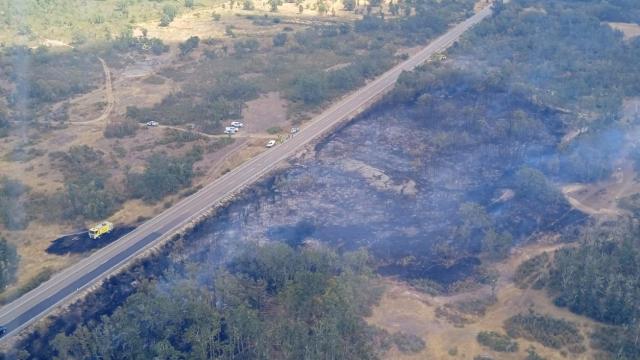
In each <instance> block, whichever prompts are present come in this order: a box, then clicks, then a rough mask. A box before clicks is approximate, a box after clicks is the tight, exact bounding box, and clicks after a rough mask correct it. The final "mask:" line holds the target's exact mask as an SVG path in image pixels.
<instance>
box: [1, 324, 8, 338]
mask: <svg viewBox="0 0 640 360" xmlns="http://www.w3.org/2000/svg"><path fill="white" fill-rule="evenodd" d="M6 333H7V328H6V327H4V326H2V325H0V337H3V336H4V334H6Z"/></svg>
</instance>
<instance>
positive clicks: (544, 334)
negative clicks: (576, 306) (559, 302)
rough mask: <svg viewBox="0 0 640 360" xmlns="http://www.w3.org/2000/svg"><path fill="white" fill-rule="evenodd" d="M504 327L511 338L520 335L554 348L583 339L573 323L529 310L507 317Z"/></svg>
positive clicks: (573, 343)
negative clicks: (526, 312)
mask: <svg viewBox="0 0 640 360" xmlns="http://www.w3.org/2000/svg"><path fill="white" fill-rule="evenodd" d="M504 328H505V330H506V331H507V334H508V335H509V336H511V337H512V338H520V337H522V338H525V339H527V340H530V341H537V342H539V343H541V344H542V345H544V346H547V347H550V348H554V349H560V348H562V347H563V346H567V345H575V344H580V343H582V341H583V340H584V338H583V336H582V334H580V331H578V328H577V327H576V325H575V324H574V323H572V322H570V321H566V320H563V319H556V318H553V317H551V316H549V315H542V314H538V313H535V312H533V311H531V310H530V311H529V313H528V314H519V315H515V316H513V317H511V318H509V319H507V320H506V321H505V324H504Z"/></svg>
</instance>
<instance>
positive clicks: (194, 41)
mask: <svg viewBox="0 0 640 360" xmlns="http://www.w3.org/2000/svg"><path fill="white" fill-rule="evenodd" d="M199 44H200V38H199V37H197V36H191V37H190V38H188V39H187V40H186V41H185V42H183V43H181V44H180V45H178V47H179V48H180V55H182V56H185V55H187V54H189V53H190V52H192V51H193V50H194V49H195V48H197V47H198V45H199Z"/></svg>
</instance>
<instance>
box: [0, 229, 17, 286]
mask: <svg viewBox="0 0 640 360" xmlns="http://www.w3.org/2000/svg"><path fill="white" fill-rule="evenodd" d="M19 259H20V257H19V256H18V252H17V251H16V247H15V246H14V245H13V244H11V243H9V242H8V241H7V240H5V239H4V238H2V237H0V291H1V290H4V289H5V288H6V287H7V285H9V284H10V283H12V282H13V281H14V280H15V275H16V271H17V270H18V261H19Z"/></svg>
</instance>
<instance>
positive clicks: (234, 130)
mask: <svg viewBox="0 0 640 360" xmlns="http://www.w3.org/2000/svg"><path fill="white" fill-rule="evenodd" d="M237 132H238V128H237V127H233V126H227V127H226V128H224V133H225V134H235V133H237Z"/></svg>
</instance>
